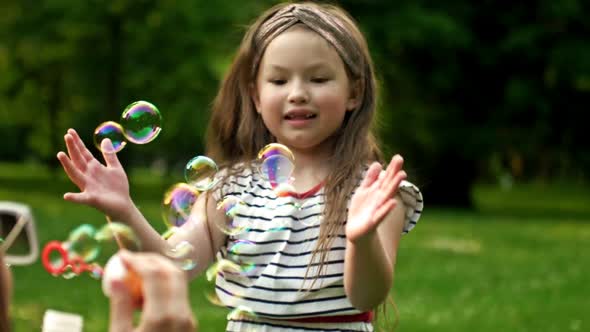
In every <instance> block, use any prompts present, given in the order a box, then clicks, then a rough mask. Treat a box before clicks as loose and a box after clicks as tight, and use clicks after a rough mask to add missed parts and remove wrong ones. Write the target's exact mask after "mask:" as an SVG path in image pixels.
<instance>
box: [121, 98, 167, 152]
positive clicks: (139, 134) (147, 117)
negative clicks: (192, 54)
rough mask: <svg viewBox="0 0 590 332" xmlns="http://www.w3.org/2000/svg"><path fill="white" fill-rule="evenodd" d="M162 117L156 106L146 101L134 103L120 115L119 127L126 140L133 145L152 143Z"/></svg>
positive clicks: (158, 132) (158, 130)
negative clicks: (121, 128)
mask: <svg viewBox="0 0 590 332" xmlns="http://www.w3.org/2000/svg"><path fill="white" fill-rule="evenodd" d="M161 123H162V116H161V115H160V111H158V109H157V108H156V106H154V105H152V104H151V103H148V102H147V101H136V102H134V103H132V104H130V105H129V106H127V107H126V108H125V110H124V111H123V114H121V126H123V129H124V131H123V133H124V134H125V137H126V138H127V140H128V141H129V142H131V143H135V144H146V143H149V142H151V141H153V140H154V139H155V138H156V137H157V136H158V134H160V131H161V130H162V128H161Z"/></svg>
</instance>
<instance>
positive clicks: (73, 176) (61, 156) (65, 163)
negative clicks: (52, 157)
mask: <svg viewBox="0 0 590 332" xmlns="http://www.w3.org/2000/svg"><path fill="white" fill-rule="evenodd" d="M57 159H58V160H59V162H60V163H61V166H62V167H63V169H64V171H65V172H66V174H67V175H68V177H69V178H70V180H72V182H74V184H76V185H77V186H78V188H83V187H84V175H83V174H82V172H80V170H79V169H78V168H77V167H76V166H75V165H74V163H73V162H72V160H70V158H68V156H67V155H66V154H65V153H64V152H61V151H60V152H58V153H57Z"/></svg>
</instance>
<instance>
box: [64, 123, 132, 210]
mask: <svg viewBox="0 0 590 332" xmlns="http://www.w3.org/2000/svg"><path fill="white" fill-rule="evenodd" d="M64 140H65V143H66V147H67V150H68V154H66V153H64V152H62V151H60V152H59V153H58V154H57V159H59V161H60V162H61V164H62V166H63V169H64V171H65V172H66V174H67V175H68V177H69V178H70V180H71V181H72V182H73V183H74V184H75V185H76V186H78V188H79V189H80V192H79V193H66V194H65V195H64V199H65V200H67V201H71V202H74V203H79V204H86V205H90V206H92V207H95V208H96V209H98V210H100V211H102V212H103V213H105V214H106V215H107V216H109V217H111V218H113V219H116V220H120V219H123V218H122V216H123V215H124V213H125V211H128V209H129V206H130V205H132V204H133V203H132V201H131V198H130V196H129V181H128V179H127V174H126V173H125V170H124V169H123V166H121V163H120V162H119V159H118V158H117V154H116V152H115V151H114V148H113V145H112V142H111V141H110V140H109V139H105V140H103V142H101V150H102V151H103V153H102V154H103V157H104V160H105V162H106V165H103V164H102V163H101V162H100V161H98V160H97V159H96V158H94V156H93V155H92V153H90V151H89V150H88V149H87V148H86V146H85V145H84V142H82V140H81V139H80V136H78V133H76V131H75V130H74V129H69V130H68V131H67V133H66V134H65V136H64Z"/></svg>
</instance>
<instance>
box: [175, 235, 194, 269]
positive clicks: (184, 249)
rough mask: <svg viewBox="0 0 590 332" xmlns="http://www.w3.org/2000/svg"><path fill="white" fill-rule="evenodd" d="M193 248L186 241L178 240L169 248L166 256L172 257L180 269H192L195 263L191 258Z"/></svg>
mask: <svg viewBox="0 0 590 332" xmlns="http://www.w3.org/2000/svg"><path fill="white" fill-rule="evenodd" d="M194 251H195V248H194V247H193V245H192V244H190V243H189V242H188V241H181V242H179V243H178V244H177V245H176V246H174V248H172V249H170V252H169V253H168V257H170V258H172V259H173V260H174V261H175V262H176V263H177V265H179V267H180V268H181V269H182V270H185V271H188V270H192V269H194V268H195V267H196V266H197V263H196V262H195V261H194V260H193V259H192V258H191V255H192V254H193V253H194Z"/></svg>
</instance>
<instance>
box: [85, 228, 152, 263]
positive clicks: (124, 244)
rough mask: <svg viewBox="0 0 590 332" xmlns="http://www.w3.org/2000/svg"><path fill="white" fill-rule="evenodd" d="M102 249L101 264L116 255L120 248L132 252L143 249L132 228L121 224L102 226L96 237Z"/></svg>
mask: <svg viewBox="0 0 590 332" xmlns="http://www.w3.org/2000/svg"><path fill="white" fill-rule="evenodd" d="M95 238H96V240H97V241H98V243H99V244H100V247H101V252H102V254H101V257H100V258H102V260H101V262H102V263H103V264H104V263H106V260H107V259H108V258H110V257H111V256H113V255H114V254H116V253H117V252H118V251H119V249H120V248H125V249H127V250H130V251H139V250H140V249H141V242H140V241H139V238H138V237H137V235H136V234H135V232H133V229H131V227H129V226H127V225H125V224H122V223H119V222H109V223H107V224H105V225H104V226H102V227H101V228H100V229H99V230H98V231H97V232H96V236H95Z"/></svg>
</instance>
